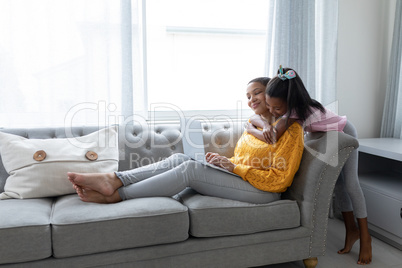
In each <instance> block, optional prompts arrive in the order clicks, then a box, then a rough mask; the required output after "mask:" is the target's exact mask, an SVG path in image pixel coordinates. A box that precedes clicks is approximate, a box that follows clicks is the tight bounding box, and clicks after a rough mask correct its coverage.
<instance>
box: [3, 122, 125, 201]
mask: <svg viewBox="0 0 402 268" xmlns="http://www.w3.org/2000/svg"><path fill="white" fill-rule="evenodd" d="M0 151H1V156H2V161H3V164H4V168H5V169H6V171H7V172H8V173H9V174H10V176H9V177H8V178H7V180H6V183H5V186H4V192H3V193H1V194H0V199H7V198H21V199H22V198H38V197H50V196H58V195H65V194H71V193H74V189H73V188H72V187H71V183H70V182H69V181H68V180H67V172H68V171H74V172H88V173H90V172H113V171H117V167H118V160H119V159H118V157H119V152H118V145H117V129H116V127H111V128H107V129H102V130H100V131H98V132H94V133H91V134H88V135H86V136H82V137H75V138H64V139H63V138H60V139H27V138H24V137H21V136H18V135H13V134H8V133H2V132H0Z"/></svg>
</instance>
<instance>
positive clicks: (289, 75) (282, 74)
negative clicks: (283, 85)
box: [278, 65, 296, 81]
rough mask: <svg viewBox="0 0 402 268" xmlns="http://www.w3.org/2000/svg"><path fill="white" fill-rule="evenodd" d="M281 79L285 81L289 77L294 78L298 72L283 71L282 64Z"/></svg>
mask: <svg viewBox="0 0 402 268" xmlns="http://www.w3.org/2000/svg"><path fill="white" fill-rule="evenodd" d="M278 77H279V79H281V80H282V81H285V80H286V78H287V79H289V80H290V79H292V78H295V77H296V73H295V71H293V70H289V71H287V72H286V73H285V74H284V73H283V69H282V65H279V74H278Z"/></svg>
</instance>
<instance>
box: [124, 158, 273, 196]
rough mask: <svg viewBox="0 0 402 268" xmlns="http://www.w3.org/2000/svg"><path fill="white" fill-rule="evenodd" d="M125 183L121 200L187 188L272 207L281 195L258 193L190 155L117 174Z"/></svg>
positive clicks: (160, 194)
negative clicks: (191, 157) (266, 204)
mask: <svg viewBox="0 0 402 268" xmlns="http://www.w3.org/2000/svg"><path fill="white" fill-rule="evenodd" d="M116 176H117V177H118V178H119V179H120V180H121V182H122V183H123V187H120V188H119V189H118V192H119V195H120V197H121V199H123V200H126V199H133V198H140V197H154V196H166V197H170V196H173V195H175V194H177V193H179V192H181V191H182V190H184V189H185V188H186V187H191V188H192V189H194V190H195V191H197V192H199V193H200V194H203V195H209V196H215V197H220V198H226V199H232V200H238V201H243V202H250V203H256V204H258V203H269V202H272V201H275V200H279V199H280V194H278V193H270V192H265V191H261V190H258V189H257V188H255V187H253V186H252V185H251V184H250V183H248V182H246V181H244V180H243V179H242V178H241V177H239V176H237V175H235V174H233V175H232V174H229V173H225V172H222V171H219V170H216V169H214V168H211V167H208V166H205V165H202V164H201V163H199V162H196V161H194V160H191V159H190V158H189V157H188V156H187V155H184V154H174V155H172V156H170V157H169V158H167V159H165V160H162V161H160V162H157V163H154V164H150V165H147V166H144V167H140V168H136V169H132V170H128V171H123V172H116Z"/></svg>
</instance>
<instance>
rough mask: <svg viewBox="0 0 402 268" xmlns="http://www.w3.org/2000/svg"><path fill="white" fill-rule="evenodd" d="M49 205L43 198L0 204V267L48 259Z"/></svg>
mask: <svg viewBox="0 0 402 268" xmlns="http://www.w3.org/2000/svg"><path fill="white" fill-rule="evenodd" d="M52 202H53V201H52V199H47V198H43V199H27V200H19V199H9V200H1V201H0V264H4V263H16V262H25V261H33V260H40V259H45V258H48V257H49V256H51V255H52V244H51V229H50V214H51V211H52Z"/></svg>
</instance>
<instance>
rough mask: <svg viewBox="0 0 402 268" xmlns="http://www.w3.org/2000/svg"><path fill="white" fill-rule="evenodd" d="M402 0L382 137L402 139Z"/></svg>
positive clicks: (392, 51) (398, 8)
mask: <svg viewBox="0 0 402 268" xmlns="http://www.w3.org/2000/svg"><path fill="white" fill-rule="evenodd" d="M401 17H402V1H397V2H396V11H395V22H394V34H393V39H392V48H391V57H390V64H389V71H388V80H387V91H386V95H385V103H384V112H383V117H382V126H381V137H392V138H397V139H402V18H401Z"/></svg>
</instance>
